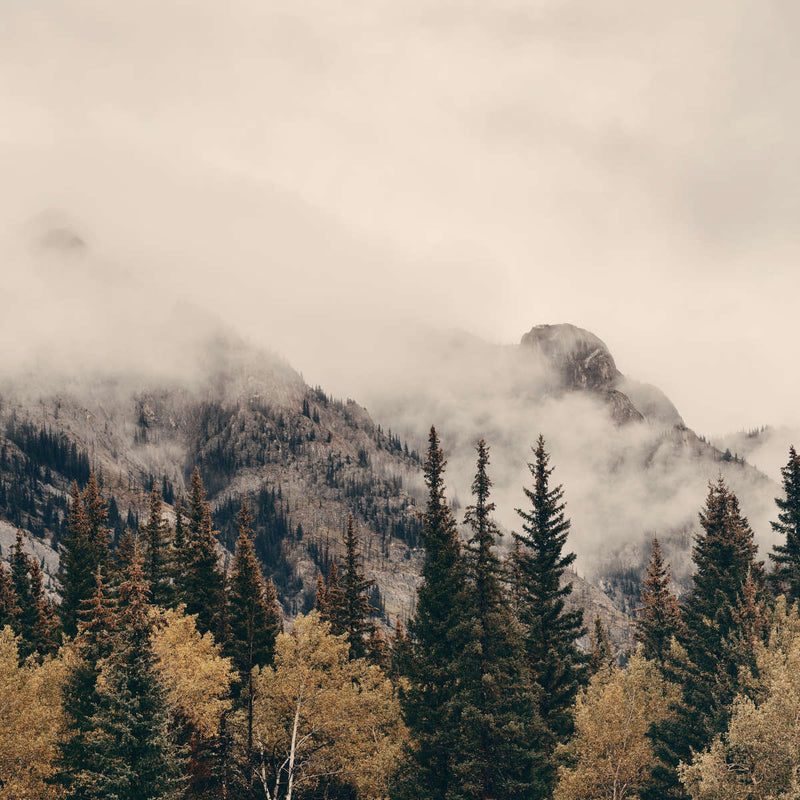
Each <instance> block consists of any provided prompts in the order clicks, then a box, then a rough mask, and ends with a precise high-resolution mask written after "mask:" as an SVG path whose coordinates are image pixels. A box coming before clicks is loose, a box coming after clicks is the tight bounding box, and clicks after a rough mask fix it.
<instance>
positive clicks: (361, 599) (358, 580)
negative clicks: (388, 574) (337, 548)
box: [342, 514, 375, 659]
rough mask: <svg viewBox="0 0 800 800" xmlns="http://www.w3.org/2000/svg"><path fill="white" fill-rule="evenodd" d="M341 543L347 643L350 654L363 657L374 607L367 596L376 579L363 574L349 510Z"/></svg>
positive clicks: (373, 630)
mask: <svg viewBox="0 0 800 800" xmlns="http://www.w3.org/2000/svg"><path fill="white" fill-rule="evenodd" d="M344 544H345V550H346V553H345V562H344V564H345V571H344V576H343V578H342V590H343V592H344V628H345V633H346V634H347V640H348V642H349V643H350V658H351V659H355V658H364V657H365V656H366V655H367V653H368V646H367V639H368V638H369V637H370V636H372V635H373V634H374V632H375V625H374V623H373V622H372V620H371V617H372V615H373V614H374V613H375V609H374V608H373V607H372V605H371V604H370V602H369V599H368V596H367V595H368V592H369V590H370V589H371V588H372V587H373V586H374V585H375V581H371V580H367V579H366V578H365V577H364V569H363V566H362V563H361V555H360V553H359V549H358V538H357V536H356V533H355V529H354V526H353V515H352V514H351V515H350V516H349V517H348V519H347V532H346V533H345V537H344Z"/></svg>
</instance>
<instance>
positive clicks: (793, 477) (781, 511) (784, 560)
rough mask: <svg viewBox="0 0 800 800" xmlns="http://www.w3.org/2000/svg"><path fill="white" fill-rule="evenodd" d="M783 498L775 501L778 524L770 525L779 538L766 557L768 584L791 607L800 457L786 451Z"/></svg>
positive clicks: (799, 558) (799, 579) (799, 526)
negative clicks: (771, 565) (769, 562)
mask: <svg viewBox="0 0 800 800" xmlns="http://www.w3.org/2000/svg"><path fill="white" fill-rule="evenodd" d="M781 477H782V479H783V493H784V496H783V497H776V498H775V503H776V505H777V506H778V521H777V522H772V523H770V524H771V525H772V530H773V531H775V533H777V534H779V535H780V536H781V537H782V541H781V542H780V543H778V544H776V545H775V547H774V548H773V549H772V552H771V553H770V554H769V557H770V558H771V559H772V561H773V562H774V564H775V571H774V573H773V574H772V581H773V585H774V586H775V589H776V591H777V592H778V593H783V594H785V595H786V597H787V599H788V600H789V601H791V602H793V603H796V602H798V601H800V456H798V455H797V451H796V450H795V449H794V447H790V448H789V461H788V462H787V464H786V466H785V467H782V468H781Z"/></svg>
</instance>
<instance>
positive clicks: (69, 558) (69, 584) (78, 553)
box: [58, 483, 97, 636]
mask: <svg viewBox="0 0 800 800" xmlns="http://www.w3.org/2000/svg"><path fill="white" fill-rule="evenodd" d="M59 555H60V561H59V572H58V579H59V581H60V583H61V604H60V605H59V609H58V610H59V616H60V617H61V627H62V629H63V631H64V633H65V634H66V635H67V636H74V635H75V634H76V633H77V630H78V613H79V611H80V609H81V604H82V603H83V602H84V601H85V600H88V599H90V598H91V597H92V594H93V592H94V589H95V577H96V574H97V569H96V568H95V569H92V567H93V562H94V559H93V558H92V547H91V543H90V541H89V533H88V526H87V521H86V514H85V512H84V508H83V497H82V496H81V492H80V489H78V484H77V483H74V484H73V486H72V502H71V504H70V508H69V516H68V518H67V532H66V535H65V536H63V537H62V539H61V548H60V553H59Z"/></svg>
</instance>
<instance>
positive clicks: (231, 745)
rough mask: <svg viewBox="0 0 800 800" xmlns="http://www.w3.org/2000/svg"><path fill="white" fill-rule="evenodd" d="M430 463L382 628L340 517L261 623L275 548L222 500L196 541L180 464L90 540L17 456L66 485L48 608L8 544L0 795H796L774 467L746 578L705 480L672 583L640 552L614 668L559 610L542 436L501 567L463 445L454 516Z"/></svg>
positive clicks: (563, 545) (797, 616)
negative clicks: (132, 513) (303, 579)
mask: <svg viewBox="0 0 800 800" xmlns="http://www.w3.org/2000/svg"><path fill="white" fill-rule="evenodd" d="M32 435H33V434H32V433H31V432H30V431H27V430H24V429H20V431H19V436H20V437H26V436H27V437H28V438H30V437H31V436H32ZM398 441H399V440H398ZM428 445H429V446H428V450H427V454H426V458H425V461H424V476H425V485H426V488H427V496H426V503H425V507H424V511H423V512H422V514H421V517H420V521H419V536H420V539H421V542H422V545H423V548H424V561H423V566H422V575H421V581H420V584H419V587H418V590H417V597H416V602H415V605H414V611H413V614H412V616H411V617H410V619H408V620H406V621H405V624H404V622H403V621H402V620H398V621H397V624H396V626H395V627H394V630H393V631H390V630H388V629H387V628H385V627H384V625H383V624H382V621H381V619H382V614H381V610H380V609H378V608H376V607H375V606H374V603H375V598H376V596H378V597H379V595H378V594H377V593H376V587H375V585H374V581H373V580H371V579H370V577H369V576H368V575H367V574H366V569H365V566H364V559H363V556H362V554H361V552H360V549H359V536H358V530H357V526H356V524H355V522H354V520H353V518H352V517H351V518H350V519H349V520H348V522H347V525H346V534H345V541H344V545H345V547H344V552H345V554H344V556H343V557H342V558H341V559H339V560H337V559H336V558H330V559H325V560H324V562H323V561H321V562H320V564H321V565H322V566H323V571H321V572H320V574H319V576H318V579H317V589H316V597H315V601H314V608H313V610H311V611H309V612H308V613H306V614H298V615H297V616H295V617H294V618H289V617H287V618H284V614H283V611H282V609H281V606H280V603H279V601H278V592H277V591H276V586H275V583H274V581H273V579H272V577H265V574H264V563H263V562H264V560H265V556H267V555H268V554H270V553H272V552H273V550H274V547H275V543H274V542H266V543H264V542H261V543H259V542H257V541H256V539H255V536H254V530H253V528H254V516H253V512H252V511H251V503H254V508H255V512H256V514H263V513H266V512H265V510H264V509H265V508H266V507H267V506H268V505H269V504H270V503H272V504H274V500H275V498H274V497H273V496H269V497H267V496H266V495H265V496H263V497H260V496H257V497H255V498H252V499H248V498H243V499H242V502H241V505H240V507H239V508H238V509H233V508H232V507H229V506H226V507H225V509H224V519H225V528H226V530H225V532H224V533H222V534H221V533H220V531H218V530H216V529H215V519H214V516H213V515H212V510H211V506H210V504H209V502H208V499H207V496H206V489H205V487H204V485H203V480H202V478H201V474H200V472H199V471H198V470H195V471H194V473H193V475H192V478H191V481H190V486H189V489H188V491H187V493H186V496H185V497H183V496H181V495H180V494H179V493H175V494H174V496H173V492H172V487H169V494H170V497H169V498H168V499H169V500H170V501H172V502H171V503H170V505H169V507H168V505H167V502H166V499H165V496H164V495H165V492H166V491H167V486H166V484H165V483H164V484H163V485H162V486H159V485H158V482H157V481H154V482H153V488H152V491H151V492H150V495H149V509H148V511H149V513H148V514H146V519H144V521H141V523H139V521H138V520H137V521H136V524H128V525H127V526H126V528H125V530H124V532H123V533H122V534H121V535H116V534H115V530H114V525H113V524H112V522H113V520H112V519H111V517H110V509H116V503H115V501H114V498H113V497H105V496H104V493H103V490H102V488H101V486H100V485H99V482H98V480H97V479H96V477H95V476H94V474H91V473H90V472H88V469H89V465H88V464H87V463H84V462H83V461H81V460H80V459H79V458H78V455H77V454H76V453H75V452H72V451H69V450H68V449H67V448H66V447H65V445H64V443H63V442H61V441H60V440H57V439H52V440H50V439H47V440H45V439H42V440H41V441H39V440H38V439H37V441H36V446H37V447H42V448H45V449H47V451H48V453H50V454H51V455H50V457H51V460H53V462H54V464H55V463H56V462H58V463H59V464H60V463H61V462H64V463H69V465H70V469H71V470H72V471H73V472H74V476H75V478H76V481H77V478H78V477H79V476H81V477H83V478H84V480H83V481H82V482H81V484H80V485H79V484H78V482H76V483H75V484H74V486H73V490H72V497H71V501H70V502H69V506H68V511H67V516H66V524H65V525H64V526H63V530H62V531H61V533H60V536H59V539H60V541H59V551H60V571H59V575H58V581H59V584H60V596H59V597H58V598H57V599H54V598H52V597H50V596H48V594H47V593H46V592H45V589H44V586H43V576H42V569H41V564H40V563H39V561H38V560H37V559H36V558H33V557H31V556H30V555H28V554H27V553H26V551H25V549H24V539H23V535H22V533H21V532H20V533H19V534H18V536H17V542H16V545H15V546H14V547H13V548H12V551H11V553H10V557H9V565H8V567H5V566H3V565H2V564H0V797H2V798H8V800H11V799H12V798H13V799H14V800H22V799H23V798H25V799H26V800H34V799H39V798H41V800H46V799H47V798H75V800H95V799H97V800H99V799H100V798H115V799H117V800H133V799H134V798H136V799H137V800H168V799H169V800H172V799H175V800H177V799H178V798H186V799H187V800H195V799H197V800H200V798H231V800H251V799H252V800H255V798H265V800H292V798H296V800H417V799H419V800H473V799H474V800H512V799H514V800H544V799H545V798H553V800H667V799H668V798H672V799H675V798H683V799H685V800H688V798H692V799H693V800H712V798H714V799H719V798H726V799H727V800H790V798H797V797H798V796H800V613H799V612H798V601H800V456H798V455H797V453H796V451H795V449H794V448H791V449H790V451H789V459H788V462H787V463H786V466H785V467H784V468H783V469H782V494H781V496H780V497H778V498H777V499H776V514H775V521H774V522H773V523H772V528H773V530H774V534H775V538H776V541H777V544H776V545H775V546H774V548H773V550H772V552H770V553H769V554H768V556H769V563H768V565H765V563H764V561H761V560H759V558H758V552H757V547H756V544H755V541H754V534H753V531H752V529H751V527H750V525H749V523H748V521H747V518H746V517H745V516H744V514H743V512H742V510H741V509H740V506H739V501H738V499H737V497H736V495H735V494H734V493H733V492H732V491H731V489H730V488H729V487H728V486H727V485H726V483H725V482H724V480H723V479H722V478H720V479H719V480H717V481H714V482H712V483H710V484H709V486H708V493H707V497H706V500H705V505H704V507H703V508H702V509H700V510H699V520H698V521H699V527H698V530H697V532H696V534H695V542H694V547H693V550H692V560H693V566H694V573H693V577H692V581H691V585H690V587H689V589H688V590H687V591H686V592H684V593H683V594H682V596H680V597H677V596H676V595H675V594H674V593H673V587H672V582H671V578H670V567H669V565H668V564H667V563H665V560H664V558H663V555H662V551H661V548H660V545H659V542H658V540H657V539H654V540H653V543H652V554H651V557H650V562H649V565H648V568H647V573H646V577H645V579H644V581H643V583H642V585H641V588H640V592H641V603H640V607H639V608H638V610H637V611H636V618H635V631H636V633H635V640H636V644H635V647H633V648H631V649H630V650H629V651H626V652H615V651H614V650H613V648H612V646H611V643H610V640H609V637H608V634H607V632H606V630H605V629H604V626H603V623H602V622H601V620H600V619H599V617H598V618H595V619H585V618H584V614H583V613H582V611H581V610H580V609H576V608H574V607H573V606H572V605H570V604H569V603H568V602H567V601H568V599H569V595H570V593H571V585H570V583H569V574H570V568H571V567H572V565H573V562H574V561H575V554H574V553H572V552H571V551H570V547H569V541H568V540H569V533H570V520H569V518H568V515H567V506H566V501H565V489H564V487H563V486H562V485H560V484H558V483H557V482H556V481H555V480H554V477H553V473H554V467H553V466H552V465H551V463H550V455H549V453H548V451H547V448H546V443H545V441H544V439H543V438H542V437H539V439H538V441H537V442H536V444H535V446H534V447H533V449H532V461H531V463H530V464H529V468H530V482H529V485H527V486H526V487H525V489H524V492H525V507H524V508H520V509H518V510H517V513H518V515H519V523H518V530H517V531H515V532H513V534H512V536H511V541H509V542H508V543H507V544H506V545H505V546H503V547H500V546H498V545H499V542H500V539H501V533H500V530H499V528H498V526H497V525H496V523H495V521H494V512H495V506H494V503H493V502H492V499H491V497H492V495H491V489H492V481H491V477H490V472H491V470H490V453H489V447H488V445H487V444H486V443H485V442H484V441H480V442H479V443H478V444H477V446H476V470H475V477H474V480H473V483H472V487H471V492H472V500H471V504H470V505H469V506H468V507H467V508H466V510H465V513H464V516H463V518H459V519H457V518H456V517H455V512H454V510H453V506H452V505H451V504H450V502H449V501H448V498H447V487H446V483H445V470H446V460H445V457H444V454H443V450H442V447H441V444H440V440H439V436H438V434H437V432H436V430H435V429H433V428H432V429H431V431H430V436H429V442H428ZM84 472H85V473H87V474H86V475H85V476H84V474H83V473H84ZM229 505H230V504H229ZM270 508H271V506H270ZM111 516H113V513H112V514H111ZM131 522H132V521H131V520H129V523H131ZM234 538H235V544H234V546H233V558H232V560H231V562H230V565H229V566H227V567H225V568H223V561H222V559H221V558H220V555H221V552H222V550H221V540H224V541H226V542H230V543H233V540H234ZM503 554H505V555H503ZM266 560H272V561H276V559H275V558H267V559H266ZM275 577H276V578H277V579H279V580H282V581H284V580H286V576H285V575H276V576H275ZM587 642H588V644H587Z"/></svg>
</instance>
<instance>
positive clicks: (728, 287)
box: [0, 0, 800, 432]
mask: <svg viewBox="0 0 800 800" xmlns="http://www.w3.org/2000/svg"><path fill="white" fill-rule="evenodd" d="M799 14H800V12H798V10H796V9H795V8H793V7H791V6H790V5H789V4H782V5H781V4H775V3H756V2H754V0H737V2H734V3H728V4H726V5H725V6H724V7H723V6H721V5H720V6H716V5H708V6H703V7H702V8H698V7H697V4H689V3H688V0H680V2H678V3H672V4H662V5H649V4H642V3H636V2H633V1H632V0H612V2H608V3H603V4H595V5H594V6H592V7H591V8H587V6H586V4H585V3H577V2H573V1H572V0H548V1H547V2H537V3H529V2H525V3H523V2H521V0H500V1H499V2H495V3H492V4H490V5H487V4H483V3H477V2H459V3H455V2H449V0H435V2H429V1H428V0H425V1H424V2H423V0H404V2H400V3H397V2H388V0H372V1H371V2H354V3H349V4H347V5H346V6H335V7H334V6H331V5H330V4H329V3H326V2H322V0H303V2H292V3H289V2H284V0H276V1H275V2H270V3H266V4H265V3H263V2H256V0H234V1H233V2H231V3H228V4H226V6H225V9H224V10H221V9H220V7H219V5H218V4H214V3H211V2H208V0H198V1H197V2H193V3H191V4H188V3H186V2H183V1H182V0H163V1H162V2H158V3H156V2H154V0H144V1H143V2H140V3H137V4H135V5H130V4H118V3H117V4H109V3H104V2H101V1H100V0H67V2H54V0H25V1H24V2H22V0H10V1H9V2H7V3H6V4H5V6H4V25H3V26H2V30H0V48H2V51H3V54H4V57H3V63H2V65H1V66H0V88H1V89H2V91H0V98H1V99H0V116H2V119H3V120H4V125H3V128H2V131H0V166H1V167H2V173H3V175H4V185H3V192H2V197H0V231H2V232H12V231H16V230H17V229H18V228H19V226H23V225H25V224H26V222H27V220H29V219H30V218H31V217H33V216H35V215H37V214H39V213H40V212H41V211H42V210H43V209H47V208H52V207H55V208H59V209H65V210H66V211H67V212H69V213H70V214H72V215H73V216H74V217H75V218H76V219H78V220H79V221H80V223H81V225H82V226H83V227H84V228H85V230H86V238H87V241H88V242H89V243H90V248H91V252H92V254H93V255H94V256H95V257H97V258H101V259H102V260H103V262H104V263H114V264H118V265H120V267H121V269H123V270H124V271H125V272H126V273H127V274H128V275H130V276H133V277H135V278H136V280H137V281H139V282H140V284H141V285H142V286H144V287H147V288H146V289H145V290H143V291H145V292H150V293H154V294H159V295H160V296H161V297H162V298H163V299H165V300H166V299H170V300H171V301H173V302H175V301H178V300H181V301H183V300H186V301H190V302H192V303H194V304H196V305H199V306H201V307H204V308H207V309H210V310H211V311H212V313H214V314H216V315H218V316H219V317H221V318H222V319H223V320H225V321H226V322H227V323H228V324H231V325H233V326H235V327H236V328H237V330H239V331H241V332H243V333H244V334H245V335H247V336H249V337H251V338H253V339H254V340H256V341H259V342H262V343H267V344H268V345H270V346H272V347H274V348H276V349H278V350H280V351H281V352H283V353H285V355H286V356H287V357H288V358H289V359H290V360H291V361H292V362H294V363H295V364H296V365H297V366H298V367H299V368H300V369H302V370H303V372H304V374H306V376H307V377H309V378H310V379H311V380H313V381H319V382H323V383H325V384H326V385H328V386H330V387H331V388H332V389H333V390H334V391H335V392H337V393H339V394H346V393H351V390H350V389H349V388H348V387H349V386H350V385H351V383H352V382H354V381H355V378H357V377H358V375H359V373H361V372H363V371H364V370H372V369H376V368H378V367H379V362H380V359H381V357H382V354H383V352H384V347H383V346H382V344H383V341H384V340H388V341H389V342H391V339H392V338H393V337H394V336H395V335H397V332H398V331H402V330H403V329H408V328H414V327H417V326H419V325H421V324H433V325H438V326H440V327H453V326H457V327H461V328H465V329H467V330H470V331H472V332H474V333H477V334H480V335H483V336H486V337H489V338H491V339H493V340H498V341H506V342H510V341H515V340H516V339H517V338H518V337H519V335H520V333H521V332H522V331H524V330H526V329H528V328H529V327H530V326H531V325H532V324H534V323H538V322H558V321H573V322H576V323H577V324H580V325H582V326H583V327H587V328H590V329H592V330H595V331H596V332H597V333H598V334H599V335H601V336H602V337H603V338H604V339H605V340H606V341H608V342H609V344H610V346H611V348H612V350H613V351H614V353H615V354H616V356H617V358H618V361H619V362H620V367H621V368H622V369H623V371H624V372H626V373H628V374H631V375H632V376H634V377H637V378H642V379H644V380H648V381H651V382H653V383H656V384H658V385H660V386H662V388H664V389H665V390H666V391H667V393H668V394H669V395H670V397H672V398H673V400H675V402H676V404H677V406H678V408H679V409H680V411H681V413H682V414H683V415H684V416H685V417H686V419H687V422H688V423H689V424H690V425H692V426H694V427H696V428H698V429H700V430H705V431H709V432H714V431H719V430H728V429H734V428H736V427H740V426H750V427H752V426H756V425H761V424H764V423H766V422H774V423H780V422H782V421H786V422H788V423H793V424H797V423H798V422H800V421H799V420H798V419H797V413H798V412H797V409H798V408H800V380H798V379H797V378H796V377H795V376H794V375H792V374H789V375H788V376H787V375H786V374H785V373H786V371H785V369H784V365H785V364H786V363H787V362H788V360H789V359H790V358H791V356H792V352H791V342H792V341H793V339H794V331H793V321H794V316H795V314H794V306H793V302H794V300H793V298H794V295H795V294H796V292H795V289H796V263H797V255H798V252H797V251H798V248H797V237H796V230H795V227H796V225H795V221H796V219H797V213H798V211H799V210H800V209H799V208H798V203H800V193H798V191H797V185H798V184H797V181H798V178H797V174H798V171H797V167H798V162H797V158H798V157H797V153H796V147H795V142H796V140H797V122H798V112H797V109H796V103H795V102H794V98H795V97H796V96H797V93H798V89H800V87H799V86H798V81H800V77H799V76H800V70H798V59H800V54H798V52H797V48H796V47H794V39H795V38H796V37H794V35H793V34H794V32H795V31H796V30H797V23H798V21H799V20H798V15H799ZM13 235H16V234H13ZM15 264H16V262H14V261H13V260H11V259H8V258H6V259H4V261H3V267H2V268H3V272H4V275H3V277H4V278H5V277H6V274H8V273H10V272H11V270H12V269H18V267H17V266H15ZM10 280H11V279H10ZM13 280H17V278H13ZM127 302H130V303H132V310H131V312H130V313H127V314H123V315H122V317H121V321H122V320H124V322H125V325H126V326H133V327H132V328H131V327H129V330H133V329H135V325H136V320H137V319H139V316H138V315H137V314H136V313H134V312H135V309H139V308H141V307H142V305H144V303H143V302H142V299H140V298H139V296H138V295H137V293H136V292H130V291H128V290H124V291H123V290H121V293H118V295H117V302H116V306H117V307H119V305H120V304H125V303H127ZM31 308H32V309H33V313H34V315H36V316H40V317H41V316H44V315H46V314H47V313H48V307H47V306H44V305H42V306H36V305H35V303H34V305H32V306H31ZM44 327H45V330H46V331H49V328H48V327H47V326H46V325H45V326H44ZM74 327H77V328H78V329H80V325H73V326H64V327H62V329H61V336H62V338H63V337H64V336H65V335H69V332H70V331H71V330H72V329H73V328H74ZM120 328H121V326H120ZM65 329H66V332H65ZM0 333H2V334H3V336H4V337H5V338H6V339H8V338H9V337H10V336H11V335H12V334H11V332H10V328H9V327H8V325H7V324H4V327H3V328H2V329H0ZM32 335H33V333H32V332H31V331H30V330H28V331H27V336H28V337H30V336H32ZM119 335H120V336H122V335H123V334H122V332H121V331H120V334H119ZM48 336H49V332H48ZM364 340H368V341H366V342H365V341H364ZM84 342H85V338H83V339H82V338H80V337H79V338H78V342H77V344H78V346H79V348H80V349H82V350H85V348H84V346H83V343H84ZM44 344H45V345H46V344H47V339H45V342H44ZM23 348H24V344H23Z"/></svg>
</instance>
